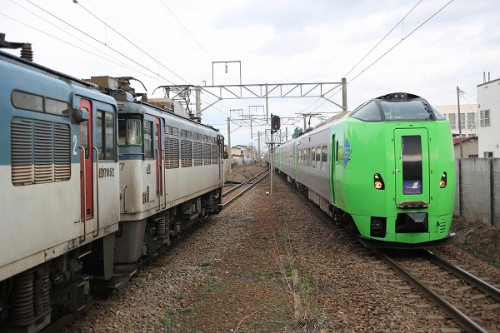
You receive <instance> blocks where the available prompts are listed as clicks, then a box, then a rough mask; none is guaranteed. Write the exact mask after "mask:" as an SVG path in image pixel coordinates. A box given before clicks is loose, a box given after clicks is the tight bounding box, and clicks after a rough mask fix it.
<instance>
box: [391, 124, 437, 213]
mask: <svg viewBox="0 0 500 333" xmlns="http://www.w3.org/2000/svg"><path fill="white" fill-rule="evenodd" d="M427 142H428V134H427V130H426V129H425V128H418V129H396V130H394V152H395V173H394V174H395V177H396V182H395V183H396V204H397V205H400V204H401V203H402V202H418V201H420V202H425V203H429V196H430V194H429V151H428V144H427Z"/></svg>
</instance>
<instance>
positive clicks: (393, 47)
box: [349, 0, 455, 83]
mask: <svg viewBox="0 0 500 333" xmlns="http://www.w3.org/2000/svg"><path fill="white" fill-rule="evenodd" d="M453 1H455V0H450V1H449V2H448V3H446V4H445V5H444V6H443V7H441V8H440V9H439V10H438V11H436V12H435V13H434V14H432V15H431V16H430V17H429V18H427V20H425V21H424V22H422V23H421V24H420V25H419V26H417V27H416V28H415V29H413V30H412V31H411V32H410V33H408V34H407V35H406V36H404V37H402V38H401V40H400V41H399V42H397V43H396V44H394V45H393V46H392V47H391V48H390V49H388V50H387V51H386V52H385V53H384V54H382V55H381V56H380V57H378V58H377V59H376V60H375V61H374V62H372V63H371V64H370V65H368V67H366V68H365V69H363V70H362V71H361V72H360V73H359V74H358V75H356V76H355V77H354V78H353V79H352V80H350V81H349V83H351V82H352V81H354V80H355V79H357V78H358V77H359V76H361V75H362V74H363V73H364V72H365V71H366V70H368V69H369V68H371V67H372V66H373V65H375V64H376V63H377V62H379V61H380V59H382V58H383V57H385V56H386V55H387V54H388V53H389V52H391V51H392V50H394V49H395V48H396V47H397V46H398V45H399V44H401V43H402V42H403V41H405V40H406V38H408V37H410V36H411V35H412V34H413V33H414V32H415V31H417V30H418V29H420V28H421V27H422V26H423V25H424V24H426V23H427V22H429V21H430V20H431V19H432V18H433V17H434V16H436V15H437V14H439V13H440V12H441V11H442V10H443V9H445V8H446V7H447V6H448V5H449V4H450V3H452V2H453Z"/></svg>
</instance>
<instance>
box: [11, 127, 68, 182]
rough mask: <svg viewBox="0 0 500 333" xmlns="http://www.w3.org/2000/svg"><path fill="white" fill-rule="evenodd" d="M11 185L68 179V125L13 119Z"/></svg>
mask: <svg viewBox="0 0 500 333" xmlns="http://www.w3.org/2000/svg"><path fill="white" fill-rule="evenodd" d="M11 159H12V183H13V184H14V185H16V186H19V185H31V184H43V183H50V182H57V181H63V180H68V179H70V177H71V156H70V130H69V126H68V125H63V124H57V123H50V122H45V121H39V120H33V119H24V118H14V119H13V120H12V126H11Z"/></svg>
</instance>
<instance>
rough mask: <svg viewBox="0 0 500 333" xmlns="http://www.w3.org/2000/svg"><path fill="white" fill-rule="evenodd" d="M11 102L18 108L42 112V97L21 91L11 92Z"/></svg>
mask: <svg viewBox="0 0 500 333" xmlns="http://www.w3.org/2000/svg"><path fill="white" fill-rule="evenodd" d="M12 104H13V105H14V106H15V107H16V108H19V109H25V110H31V111H37V112H43V97H42V96H38V95H33V94H29V93H26V92H23V91H18V90H15V91H14V92H12Z"/></svg>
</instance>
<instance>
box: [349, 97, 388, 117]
mask: <svg viewBox="0 0 500 333" xmlns="http://www.w3.org/2000/svg"><path fill="white" fill-rule="evenodd" d="M352 117H353V118H356V119H359V120H364V121H381V120H382V115H381V114H380V109H379V108H378V106H377V104H376V103H375V102H370V103H368V104H366V105H364V106H362V107H361V108H360V109H358V110H357V111H354V113H353V114H352Z"/></svg>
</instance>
